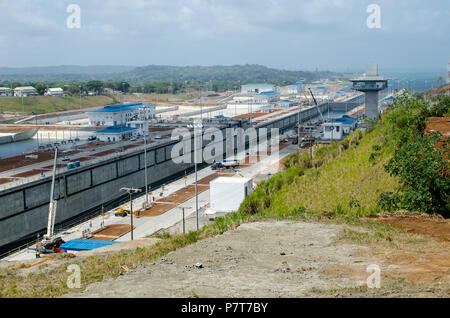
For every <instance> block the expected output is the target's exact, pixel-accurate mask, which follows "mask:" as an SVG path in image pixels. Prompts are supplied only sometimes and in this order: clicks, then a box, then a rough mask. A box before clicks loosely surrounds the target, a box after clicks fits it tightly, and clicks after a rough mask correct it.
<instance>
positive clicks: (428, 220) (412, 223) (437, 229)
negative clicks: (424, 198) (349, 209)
mask: <svg viewBox="0 0 450 318" xmlns="http://www.w3.org/2000/svg"><path fill="white" fill-rule="evenodd" d="M376 220H377V221H378V222H381V223H386V224H391V225H395V226H398V227H401V228H403V229H405V230H406V232H408V233H414V234H424V235H429V236H432V237H434V238H436V239H437V240H440V241H445V242H450V220H446V219H444V218H443V217H441V216H439V215H428V214H424V213H411V212H406V213H405V212H399V213H395V214H393V215H392V214H381V215H379V216H378V217H377V219H376Z"/></svg>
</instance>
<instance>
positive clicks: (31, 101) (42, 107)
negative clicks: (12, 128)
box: [0, 96, 117, 114]
mask: <svg viewBox="0 0 450 318" xmlns="http://www.w3.org/2000/svg"><path fill="white" fill-rule="evenodd" d="M116 102H117V100H116V98H115V97H112V96H111V97H110V96H83V97H82V107H83V108H85V107H93V106H101V105H108V104H113V103H116ZM23 103H24V106H25V107H24V108H25V113H27V114H31V113H32V112H34V111H36V112H37V113H38V114H44V113H52V112H57V111H64V110H71V109H79V108H80V98H79V97H77V96H64V97H59V96H36V97H25V98H24V99H23ZM5 111H10V112H19V113H21V112H22V98H21V97H7V98H0V112H5Z"/></svg>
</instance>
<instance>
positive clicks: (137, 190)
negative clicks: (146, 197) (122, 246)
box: [120, 188, 141, 241]
mask: <svg viewBox="0 0 450 318" xmlns="http://www.w3.org/2000/svg"><path fill="white" fill-rule="evenodd" d="M120 190H121V191H126V192H128V194H129V195H130V213H131V240H132V241H133V197H132V196H133V193H137V192H141V189H134V188H121V189H120Z"/></svg>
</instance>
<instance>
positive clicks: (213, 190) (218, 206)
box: [209, 177, 253, 212]
mask: <svg viewBox="0 0 450 318" xmlns="http://www.w3.org/2000/svg"><path fill="white" fill-rule="evenodd" d="M252 192H253V180H252V179H249V178H240V177H233V178H226V177H220V178H217V179H215V180H213V181H211V182H210V190H209V195H210V203H211V210H214V211H217V212H233V211H237V210H238V209H239V206H240V205H241V203H242V201H244V199H245V198H246V197H247V196H248V195H249V194H250V193H252Z"/></svg>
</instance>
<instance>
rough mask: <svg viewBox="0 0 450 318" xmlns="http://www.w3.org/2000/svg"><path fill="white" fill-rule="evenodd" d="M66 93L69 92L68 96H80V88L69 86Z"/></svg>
mask: <svg viewBox="0 0 450 318" xmlns="http://www.w3.org/2000/svg"><path fill="white" fill-rule="evenodd" d="M67 91H68V92H69V94H70V95H72V96H74V95H80V87H78V86H76V85H70V86H69V87H68V88H67Z"/></svg>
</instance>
